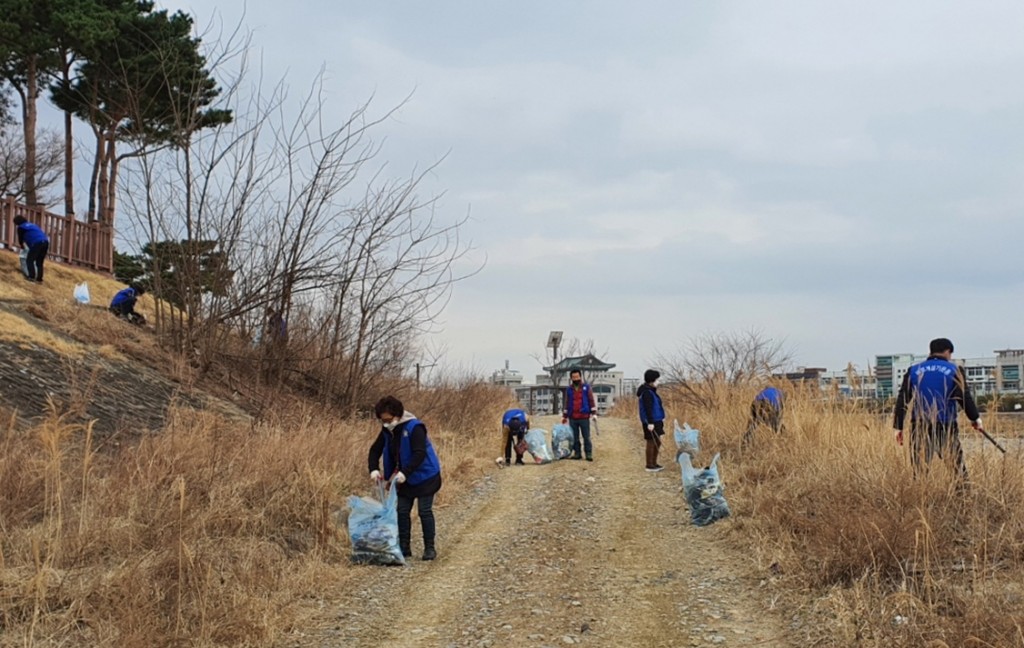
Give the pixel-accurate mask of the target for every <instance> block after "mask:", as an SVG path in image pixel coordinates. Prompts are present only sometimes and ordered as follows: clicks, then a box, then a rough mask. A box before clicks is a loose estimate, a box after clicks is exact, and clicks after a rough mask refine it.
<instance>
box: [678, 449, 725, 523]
mask: <svg viewBox="0 0 1024 648" xmlns="http://www.w3.org/2000/svg"><path fill="white" fill-rule="evenodd" d="M718 457H719V455H718V454H715V458H714V459H712V460H711V464H710V465H709V466H708V467H707V468H694V467H693V464H692V463H691V461H690V455H689V454H687V453H685V452H683V453H680V454H679V466H680V468H682V471H683V493H684V495H685V496H686V504H687V505H688V506H689V507H690V521H691V522H693V524H694V525H696V526H707V525H709V524H711V523H712V522H715V521H716V520H721V519H722V518H726V517H729V504H728V503H727V502H726V501H725V495H724V494H723V493H722V491H723V490H725V487H724V486H723V485H722V479H721V477H719V475H718Z"/></svg>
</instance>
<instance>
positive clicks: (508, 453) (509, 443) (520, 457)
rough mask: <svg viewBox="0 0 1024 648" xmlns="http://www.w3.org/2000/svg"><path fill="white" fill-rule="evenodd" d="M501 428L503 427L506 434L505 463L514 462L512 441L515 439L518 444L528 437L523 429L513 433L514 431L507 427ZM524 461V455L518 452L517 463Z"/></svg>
mask: <svg viewBox="0 0 1024 648" xmlns="http://www.w3.org/2000/svg"><path fill="white" fill-rule="evenodd" d="M501 427H502V429H503V431H504V432H505V463H508V462H509V461H511V460H512V439H513V437H514V438H515V440H516V443H518V442H520V441H522V440H523V437H524V436H526V432H524V431H523V429H522V428H519V431H518V432H515V433H513V432H512V430H510V429H509V427H508V426H507V425H503V426H501ZM522 460H523V455H522V454H521V453H519V452H517V453H516V461H522Z"/></svg>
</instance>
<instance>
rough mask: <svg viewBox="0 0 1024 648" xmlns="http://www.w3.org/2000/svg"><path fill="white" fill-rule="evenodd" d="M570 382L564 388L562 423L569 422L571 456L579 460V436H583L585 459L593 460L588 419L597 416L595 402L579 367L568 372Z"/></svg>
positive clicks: (580, 454)
mask: <svg viewBox="0 0 1024 648" xmlns="http://www.w3.org/2000/svg"><path fill="white" fill-rule="evenodd" d="M569 380H570V382H571V384H570V385H569V386H568V387H566V388H565V394H564V396H565V398H564V405H563V407H562V423H566V422H568V423H569V427H571V428H572V436H573V440H572V458H573V459H576V460H580V459H582V458H583V453H581V449H580V436H582V437H583V448H582V451H583V452H584V453H586V456H587V461H593V460H594V448H593V445H592V444H591V443H590V419H592V418H597V404H596V403H595V402H594V392H593V391H592V390H591V389H590V384H589V383H585V382H583V373H582V372H581V371H580V370H579V369H573V370H572V371H570V372H569Z"/></svg>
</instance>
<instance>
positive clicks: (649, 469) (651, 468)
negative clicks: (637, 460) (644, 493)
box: [645, 464, 665, 473]
mask: <svg viewBox="0 0 1024 648" xmlns="http://www.w3.org/2000/svg"><path fill="white" fill-rule="evenodd" d="M645 470H646V471H647V472H649V473H656V472H661V471H662V470H665V466H659V465H657V464H655V465H653V466H647V468H645Z"/></svg>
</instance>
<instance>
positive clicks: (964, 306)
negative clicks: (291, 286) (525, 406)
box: [166, 0, 1024, 377]
mask: <svg viewBox="0 0 1024 648" xmlns="http://www.w3.org/2000/svg"><path fill="white" fill-rule="evenodd" d="M214 4H215V5H216V9H214V8H213V5H214ZM166 6H168V7H171V8H182V9H185V10H187V11H189V12H190V13H192V14H193V15H194V16H196V18H197V22H198V23H199V26H200V29H202V28H203V27H204V26H205V25H208V24H211V22H218V23H227V24H229V25H230V24H233V23H237V22H238V21H241V22H242V23H243V24H244V26H245V27H246V28H247V29H249V30H251V31H252V32H253V45H254V50H255V52H254V53H256V54H257V55H258V56H259V57H260V58H261V60H262V65H263V69H264V73H265V75H266V76H268V77H271V78H279V77H282V76H286V77H287V79H288V83H289V85H290V86H291V87H292V88H293V90H294V92H296V93H297V94H301V93H302V92H303V91H305V90H306V89H308V87H309V84H310V82H311V81H312V80H313V78H314V76H315V74H316V72H317V71H318V70H319V69H320V68H321V66H323V67H324V68H325V70H326V78H327V83H326V87H327V101H328V105H327V107H326V110H327V113H328V114H329V115H336V116H337V119H338V122H339V123H340V122H341V121H342V120H343V119H344V118H345V117H346V116H347V115H348V114H349V113H350V112H351V111H352V110H353V109H354V108H355V107H357V106H358V105H359V104H361V103H364V102H365V101H366V100H367V99H369V98H370V97H371V96H372V97H373V102H372V109H371V112H373V111H374V110H376V111H379V112H380V113H383V112H385V111H386V110H387V109H389V108H391V107H393V106H395V105H397V104H398V103H399V102H400V101H401V100H402V99H403V98H405V97H406V96H408V95H410V94H411V99H410V100H409V101H408V103H407V104H406V105H404V106H403V107H402V108H401V110H399V111H398V113H397V114H396V115H395V117H394V118H393V119H391V120H389V121H388V122H386V123H385V124H383V125H382V126H380V128H379V129H378V131H377V134H376V135H377V137H378V138H379V139H384V138H386V144H385V146H384V151H383V155H384V156H385V157H386V158H387V160H388V161H389V167H390V168H391V169H393V170H395V172H396V174H399V175H404V174H407V173H408V171H411V170H412V169H413V168H416V167H419V168H422V167H423V166H426V165H429V164H431V163H433V162H436V161H437V160H439V159H441V158H442V157H444V160H443V162H442V163H441V165H440V166H439V168H438V169H437V171H436V173H434V174H433V175H432V176H431V177H430V178H429V179H428V182H427V186H425V188H424V189H425V191H427V192H435V193H440V192H444V196H443V198H442V200H441V202H440V210H439V211H440V213H441V215H443V216H444V217H445V218H449V219H455V218H458V217H460V216H463V215H465V214H466V213H467V211H468V212H469V213H470V214H471V219H470V221H469V222H468V223H467V225H466V227H465V231H464V234H465V235H466V236H467V237H468V238H470V239H472V241H473V243H474V246H475V250H474V252H473V254H472V259H471V260H470V262H471V263H472V262H477V263H479V262H481V261H486V265H485V267H484V268H483V270H482V271H481V272H480V273H479V274H478V275H476V276H474V277H473V278H471V279H468V280H466V281H465V282H463V283H460V284H459V285H458V286H457V287H456V289H455V292H454V295H453V298H452V301H451V304H450V305H449V307H448V308H447V310H446V311H445V313H444V315H443V318H442V319H443V331H442V332H441V333H439V334H438V335H437V341H438V342H439V343H443V344H445V345H447V348H448V358H447V361H448V362H449V363H450V364H454V365H459V366H461V367H464V368H472V369H475V370H477V371H479V372H481V373H489V372H490V371H492V370H494V369H497V368H499V367H500V366H502V365H503V364H504V361H505V360H506V359H507V360H509V361H510V363H511V366H512V368H514V369H518V370H520V371H522V372H523V373H524V374H525V375H526V376H528V377H532V376H533V375H534V374H535V373H537V372H538V370H539V369H540V365H539V363H538V362H537V361H536V359H535V358H534V357H533V356H534V355H537V354H542V353H543V345H544V342H545V340H546V337H547V334H548V331H550V330H562V331H564V332H565V335H566V337H567V338H573V337H575V338H580V339H582V340H593V342H594V345H595V347H596V348H597V349H598V350H599V351H602V352H604V351H606V352H607V353H606V354H605V357H604V359H605V360H607V361H609V362H614V363H616V364H617V365H618V367H619V368H621V369H623V370H624V371H625V372H626V373H627V375H629V376H637V375H639V374H640V373H641V372H642V371H643V370H644V369H645V368H646V366H647V364H648V362H649V361H650V360H651V359H652V358H653V357H654V356H655V355H656V354H657V352H659V351H661V352H670V351H672V350H673V349H675V348H678V347H679V346H680V345H682V344H683V343H684V342H685V340H686V339H687V338H688V337H690V336H692V335H695V334H700V333H702V332H709V331H734V330H742V329H749V328H758V329H761V330H763V331H764V332H765V334H766V335H768V336H771V337H775V338H781V339H785V341H786V344H787V345H788V347H789V348H791V349H792V350H793V351H794V353H795V356H796V358H797V361H798V363H799V364H802V365H808V366H824V367H828V368H829V369H840V368H843V367H845V365H846V363H847V362H854V363H855V364H858V365H861V366H863V365H865V364H867V363H869V362H871V361H872V360H873V358H874V356H875V355H876V354H880V353H891V352H921V351H924V350H926V348H927V342H928V340H929V339H931V338H932V337H936V336H948V337H951V338H952V339H953V341H954V343H955V344H956V346H957V353H956V355H958V356H961V357H963V356H980V355H987V354H989V353H990V352H991V351H992V350H993V349H996V348H1005V347H1024V327H1022V325H1021V324H1022V321H1024V304H1022V300H1021V295H1022V292H1021V288H1022V286H1021V284H1022V270H1021V267H1022V245H1021V241H1022V235H1024V218H1022V208H1024V146H1022V144H1024V110H1022V108H1024V83H1022V79H1024V38H1021V34H1022V33H1024V4H1022V3H1020V2H978V3H974V2H972V3H967V2H937V1H935V0H928V1H920V2H899V3H892V2H867V1H865V0H858V1H856V2H816V1H813V2H812V1H810V0H808V1H806V2H779V1H773V2H700V3H694V2H679V1H678V0H665V1H662V2H652V1H646V0H638V1H636V2H632V3H624V2H551V1H550V0H545V1H543V2H535V1H529V0H528V1H524V0H518V1H516V2H484V1H481V2H465V1H462V2H452V1H448V0H434V1H433V2H422V1H419V2H408V1H387V2H366V1H364V2H358V3H355V2H335V1H333V0H318V1H299V2H295V3H284V2H280V0H273V1H271V0H249V1H248V2H245V3H243V2H241V1H235V0H219V1H217V2H215V3H206V2H203V3H201V4H200V3H195V4H192V5H189V4H180V5H177V4H174V3H168V4H167V5H166ZM243 13H244V15H243ZM445 156H447V157H445Z"/></svg>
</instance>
